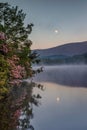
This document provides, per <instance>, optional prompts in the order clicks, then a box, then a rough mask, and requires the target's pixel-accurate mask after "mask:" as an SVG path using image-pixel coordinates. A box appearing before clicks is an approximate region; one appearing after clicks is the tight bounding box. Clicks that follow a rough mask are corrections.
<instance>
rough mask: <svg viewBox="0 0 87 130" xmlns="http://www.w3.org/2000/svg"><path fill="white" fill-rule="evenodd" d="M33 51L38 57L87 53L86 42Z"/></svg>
mask: <svg viewBox="0 0 87 130" xmlns="http://www.w3.org/2000/svg"><path fill="white" fill-rule="evenodd" d="M35 51H37V53H38V54H40V57H43V56H51V55H65V56H74V55H81V54H84V53H87V41H84V42H74V43H68V44H64V45H60V46H56V47H53V48H48V49H41V50H40V49H37V50H35Z"/></svg>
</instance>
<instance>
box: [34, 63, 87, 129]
mask: <svg viewBox="0 0 87 130" xmlns="http://www.w3.org/2000/svg"><path fill="white" fill-rule="evenodd" d="M34 80H36V81H37V82H40V83H41V84H43V85H44V87H45V91H44V92H40V94H41V96H42V99H41V106H40V107H39V108H36V107H34V119H33V120H32V124H33V125H34V126H35V128H36V129H38V130H87V66H86V65H58V66H44V72H42V73H40V74H38V75H37V76H36V77H35V78H34ZM34 92H35V93H36V92H37V93H38V90H36V89H35V91H34Z"/></svg>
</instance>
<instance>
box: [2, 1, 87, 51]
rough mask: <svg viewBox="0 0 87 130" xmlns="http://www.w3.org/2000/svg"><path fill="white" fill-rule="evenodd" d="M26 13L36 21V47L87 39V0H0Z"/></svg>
mask: <svg viewBox="0 0 87 130" xmlns="http://www.w3.org/2000/svg"><path fill="white" fill-rule="evenodd" d="M0 2H8V3H9V4H10V5H12V6H16V5H17V6H19V9H23V12H24V13H26V18H25V25H27V24H28V23H33V24H34V27H33V31H32V33H31V34H30V36H29V38H30V40H32V42H33V45H32V49H44V48H51V47H55V46H59V45H63V44H66V43H72V42H81V41H87V0H0Z"/></svg>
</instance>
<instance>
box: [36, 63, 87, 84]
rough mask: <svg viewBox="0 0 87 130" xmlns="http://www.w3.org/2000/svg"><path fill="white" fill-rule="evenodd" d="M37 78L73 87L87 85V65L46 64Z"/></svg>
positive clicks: (37, 79) (40, 80)
mask: <svg viewBox="0 0 87 130" xmlns="http://www.w3.org/2000/svg"><path fill="white" fill-rule="evenodd" d="M35 80H36V81H39V82H42V81H43V82H53V83H57V84H62V85H65V86H72V87H87V65H56V66H44V71H43V72H42V73H40V74H39V75H37V76H36V77H35Z"/></svg>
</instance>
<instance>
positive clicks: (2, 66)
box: [0, 3, 39, 92]
mask: <svg viewBox="0 0 87 130" xmlns="http://www.w3.org/2000/svg"><path fill="white" fill-rule="evenodd" d="M25 16H26V14H25V13H23V10H19V8H18V6H16V7H11V6H10V5H9V4H8V3H0V92H2V91H5V92H7V90H8V88H9V87H7V86H12V85H19V84H20V83H21V81H22V80H23V79H24V78H28V77H31V76H32V75H33V74H34V73H35V71H33V70H32V63H35V62H36V63H38V62H39V60H38V58H37V57H38V55H37V53H35V52H34V53H32V52H31V45H32V41H31V40H30V39H29V34H30V33H31V31H32V27H33V24H32V23H30V24H28V25H27V26H26V27H25V25H24V19H25ZM7 84H8V85H7Z"/></svg>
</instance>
